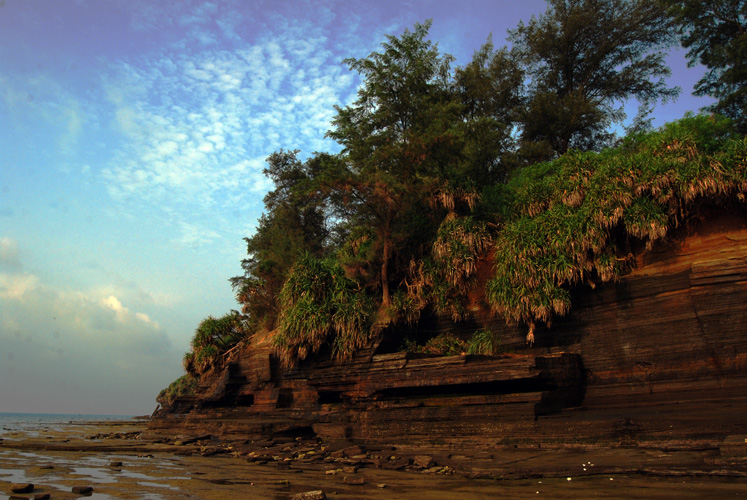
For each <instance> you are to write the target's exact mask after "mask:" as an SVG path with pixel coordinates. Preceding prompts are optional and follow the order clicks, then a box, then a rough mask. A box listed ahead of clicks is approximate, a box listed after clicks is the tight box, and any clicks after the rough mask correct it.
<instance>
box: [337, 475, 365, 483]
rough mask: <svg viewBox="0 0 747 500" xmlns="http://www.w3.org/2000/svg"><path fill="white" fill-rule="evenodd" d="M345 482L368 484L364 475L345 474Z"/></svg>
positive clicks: (343, 480) (343, 479)
mask: <svg viewBox="0 0 747 500" xmlns="http://www.w3.org/2000/svg"><path fill="white" fill-rule="evenodd" d="M342 482H343V483H345V484H366V478H365V477H363V476H345V477H344V478H342Z"/></svg>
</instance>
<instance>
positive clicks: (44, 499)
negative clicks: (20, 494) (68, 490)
mask: <svg viewBox="0 0 747 500" xmlns="http://www.w3.org/2000/svg"><path fill="white" fill-rule="evenodd" d="M50 498H52V495H50V494H49V493H38V494H36V495H34V500H49V499H50Z"/></svg>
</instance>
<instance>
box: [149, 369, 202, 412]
mask: <svg viewBox="0 0 747 500" xmlns="http://www.w3.org/2000/svg"><path fill="white" fill-rule="evenodd" d="M195 389H197V378H195V377H194V376H193V375H190V374H186V375H182V376H181V377H179V378H178V379H176V380H174V381H173V382H171V384H169V386H168V387H167V388H165V389H163V390H161V392H159V393H158V397H156V401H157V402H158V403H159V404H160V405H161V406H166V407H168V406H171V404H172V403H173V402H174V400H175V399H176V398H178V397H180V396H191V395H193V394H194V392H195Z"/></svg>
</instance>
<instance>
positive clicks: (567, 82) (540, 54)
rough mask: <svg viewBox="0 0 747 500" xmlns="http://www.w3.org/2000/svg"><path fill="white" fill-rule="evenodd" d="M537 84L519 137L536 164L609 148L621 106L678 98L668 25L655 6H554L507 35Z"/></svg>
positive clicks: (611, 2) (576, 2)
mask: <svg viewBox="0 0 747 500" xmlns="http://www.w3.org/2000/svg"><path fill="white" fill-rule="evenodd" d="M509 33H510V37H509V38H510V40H511V41H512V43H513V44H514V48H515V50H516V52H517V54H518V55H519V57H520V58H521V60H522V62H523V63H524V64H525V65H526V68H527V71H528V73H529V75H530V76H531V78H532V81H531V83H530V86H529V87H530V88H529V93H528V95H527V103H526V106H525V107H524V109H523V110H522V117H521V119H522V125H523V128H522V133H521V138H522V141H523V142H524V143H525V148H527V149H528V151H527V154H528V155H529V156H530V158H535V159H536V158H543V157H544V158H551V157H553V156H557V155H562V154H563V153H565V152H566V151H568V150H569V149H570V148H574V149H579V150H590V149H596V150H599V149H601V148H602V147H604V146H608V145H610V139H611V133H610V132H609V130H608V127H609V126H610V124H611V123H613V122H621V121H622V120H623V119H624V118H625V115H624V112H623V110H622V104H623V103H624V101H626V100H627V99H629V98H636V99H638V100H639V101H640V102H642V103H644V104H648V103H651V102H655V101H656V100H658V99H668V98H673V97H675V96H676V95H677V93H678V89H675V88H668V87H667V85H666V82H665V81H664V77H666V76H669V74H670V70H669V68H668V67H667V66H666V64H665V61H664V56H665V55H666V52H665V49H666V48H667V47H669V46H670V45H671V44H672V41H673V36H672V35H673V31H672V23H671V21H670V18H669V17H668V16H667V15H666V11H665V9H664V8H663V7H662V6H661V4H660V3H659V2H657V1H656V0H636V1H629V0H548V10H547V11H546V12H545V13H544V14H543V15H540V16H539V17H532V19H531V21H529V23H527V24H524V23H523V22H521V23H519V26H518V27H517V28H516V29H515V30H511V31H509Z"/></svg>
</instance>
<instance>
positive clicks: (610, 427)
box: [150, 209, 747, 463]
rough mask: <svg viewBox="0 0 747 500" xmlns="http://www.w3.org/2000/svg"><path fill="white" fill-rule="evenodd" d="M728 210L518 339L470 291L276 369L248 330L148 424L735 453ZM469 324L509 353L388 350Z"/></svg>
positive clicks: (267, 433) (735, 336)
mask: <svg viewBox="0 0 747 500" xmlns="http://www.w3.org/2000/svg"><path fill="white" fill-rule="evenodd" d="M739 210H740V211H739V212H734V213H724V211H723V210H722V211H721V212H720V214H717V215H713V214H711V215H709V216H707V217H705V218H704V219H703V220H701V221H699V222H697V223H691V224H688V225H687V227H681V228H679V229H677V230H676V231H672V232H671V233H670V234H671V236H670V237H668V241H667V242H666V243H665V244H660V245H658V246H655V247H654V248H653V249H652V250H651V251H641V252H639V253H638V255H637V257H636V265H635V266H634V267H633V269H632V270H631V271H630V272H629V273H627V274H626V275H625V276H624V277H623V278H622V279H620V280H619V281H617V282H616V283H608V284H604V285H600V286H597V287H596V288H591V287H590V286H584V287H579V288H578V289H576V290H574V291H573V309H572V311H571V313H570V314H569V315H567V316H566V317H564V318H561V319H558V320H556V321H555V322H554V324H553V325H552V328H551V329H549V330H547V329H538V331H537V332H536V333H535V337H536V342H535V344H534V346H532V347H528V346H526V345H525V343H524V336H525V334H526V331H525V329H520V328H518V327H516V328H514V327H508V326H506V325H505V324H504V322H503V320H502V319H501V318H498V317H495V316H494V315H492V314H491V313H489V312H488V311H487V310H486V308H485V307H484V306H481V305H480V302H479V301H476V305H475V307H474V308H473V309H474V310H473V311H472V315H471V317H470V318H469V319H468V320H467V321H464V322H461V323H452V322H451V321H448V320H444V319H439V318H433V317H431V318H423V320H422V321H421V322H420V323H419V325H418V326H417V328H415V329H409V330H408V329H406V328H403V327H396V328H395V327H390V328H389V329H387V330H384V331H383V332H382V333H381V334H380V335H379V337H378V338H377V339H376V341H375V342H373V343H372V344H371V345H370V346H369V348H368V349H366V350H364V351H363V352H360V353H359V354H358V355H357V357H356V358H355V359H354V360H353V361H352V362H351V363H348V364H342V365H341V364H333V363H331V362H329V361H324V360H320V359H316V360H313V361H308V362H304V363H302V364H301V365H300V366H298V367H296V368H293V369H290V370H286V369H283V367H282V366H281V365H280V364H279V363H278V361H277V360H276V359H275V357H274V356H273V354H272V351H271V349H270V347H269V344H268V343H267V341H266V340H261V339H254V340H253V343H252V344H251V345H246V346H243V347H242V348H241V349H239V350H237V351H235V352H233V353H231V355H230V356H229V358H228V359H227V362H226V364H225V366H224V367H223V368H222V369H221V370H220V371H212V372H209V373H208V374H206V376H205V377H203V379H202V380H201V382H200V386H199V390H198V396H196V397H182V398H178V399H177V400H176V401H175V402H174V403H173V405H171V406H170V407H168V408H162V409H160V410H158V411H157V412H156V413H155V414H154V418H153V419H152V421H151V423H150V427H151V431H152V432H154V433H169V434H173V433H178V434H193V435H204V434H211V435H213V436H220V437H222V438H223V439H229V440H230V439H234V440H243V441H244V442H247V443H249V442H251V441H256V442H261V441H262V440H266V439H268V438H272V437H273V436H281V435H284V436H289V435H290V436H305V437H316V438H321V439H322V440H324V441H326V442H332V441H335V440H347V441H351V442H355V443H357V444H360V445H367V446H369V447H376V446H379V447H381V446H396V447H399V448H402V447H407V446H413V447H416V446H427V447H430V448H432V449H448V450H449V451H450V452H451V453H462V454H464V455H467V456H470V455H472V456H477V455H478V454H479V453H482V452H485V451H490V450H494V449H500V448H502V447H503V448H505V447H507V446H545V447H553V446H556V447H558V446H564V445H567V444H569V443H575V444H586V445H589V446H621V445H623V446H627V445H635V446H643V445H644V444H646V443H648V444H651V445H656V446H659V447H664V448H667V447H669V448H672V447H675V448H677V447H683V448H692V447H701V448H702V447H705V448H709V449H717V450H720V453H721V455H723V456H727V455H728V456H737V455H739V456H741V455H743V454H744V452H743V451H742V447H743V446H744V444H743V439H741V438H739V439H737V438H736V437H739V436H741V435H742V434H744V433H745V430H744V429H745V425H746V424H747V371H746V370H745V364H746V363H747V335H746V334H745V325H747V213H745V212H744V211H743V210H742V209H739ZM488 268H489V266H488ZM480 328H487V329H490V330H492V331H496V332H500V335H501V337H502V339H503V343H504V346H506V347H507V348H508V350H509V353H506V354H503V355H500V356H475V355H459V356H447V357H439V356H426V355H421V354H413V353H405V352H396V349H395V346H398V345H399V342H400V340H401V338H402V337H403V336H404V335H417V336H418V337H421V338H427V337H428V336H432V335H435V334H437V333H440V332H444V331H451V332H454V333H456V334H460V333H465V332H468V333H471V332H474V331H475V330H476V329H480ZM735 436H736V437H735ZM735 439H736V441H735ZM735 442H739V443H742V444H741V445H734V443H735ZM734 460H735V461H737V462H738V461H739V460H738V459H737V458H734ZM735 463H736V462H735Z"/></svg>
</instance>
